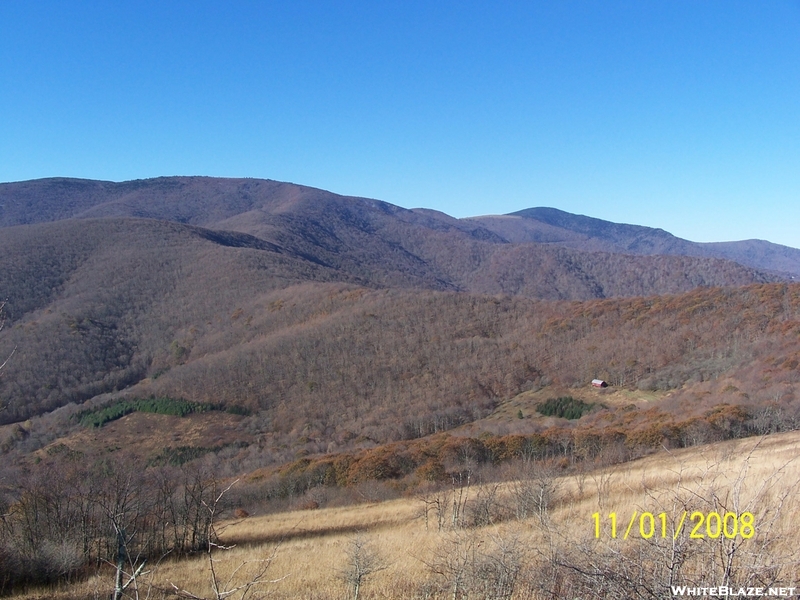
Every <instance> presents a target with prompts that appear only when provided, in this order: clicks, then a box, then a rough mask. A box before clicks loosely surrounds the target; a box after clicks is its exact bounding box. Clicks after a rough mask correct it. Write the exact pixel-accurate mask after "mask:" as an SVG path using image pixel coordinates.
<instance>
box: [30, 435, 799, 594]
mask: <svg viewBox="0 0 800 600" xmlns="http://www.w3.org/2000/svg"><path fill="white" fill-rule="evenodd" d="M798 457H800V432H792V433H787V434H777V435H772V436H768V437H765V438H749V439H742V440H735V441H729V442H723V443H719V444H713V445H708V446H702V447H695V448H691V449H686V450H679V451H672V452H666V451H664V452H661V453H658V454H656V455H653V456H650V457H647V458H645V459H641V460H638V461H635V462H631V463H626V464H622V465H616V466H614V467H610V468H605V469H598V470H594V471H588V472H585V473H581V474H578V475H570V476H562V477H559V476H558V473H556V472H553V471H550V470H543V469H537V468H535V467H532V468H531V470H530V472H529V474H530V479H524V480H520V481H516V482H507V483H504V484H499V485H484V486H476V485H472V486H470V487H469V489H464V490H463V495H462V490H461V489H459V488H456V489H455V490H454V489H450V488H448V489H445V490H442V491H440V492H438V493H434V492H430V493H428V494H427V495H425V494H420V495H419V496H418V497H415V498H404V499H400V500H393V501H388V502H382V503H376V504H362V505H356V506H348V507H341V508H325V509H318V510H310V511H295V512H287V513H281V514H274V515H269V516H263V517H250V518H245V519H241V520H238V521H226V522H219V523H218V530H219V532H220V540H221V543H222V544H223V545H225V546H232V548H231V549H228V550H222V549H218V550H216V551H215V552H214V553H213V558H214V563H213V567H214V571H215V572H216V574H217V579H218V582H219V585H220V586H222V587H220V589H219V591H220V594H222V592H224V591H225V590H228V591H230V590H233V589H234V588H236V587H237V586H239V585H242V584H244V583H247V582H249V581H252V580H253V578H254V577H255V576H256V574H258V572H260V571H261V570H263V568H264V567H268V568H267V569H266V571H265V572H264V574H263V578H262V581H261V582H260V583H258V584H257V585H256V586H254V587H252V588H250V589H249V592H248V595H247V596H246V597H252V598H258V597H269V598H318V599H324V598H325V599H326V598H347V597H352V596H353V587H352V585H350V584H348V583H346V581H345V580H346V579H347V577H346V574H347V573H348V572H349V573H350V575H352V572H353V570H354V567H355V566H356V564H357V562H358V560H362V562H363V561H364V560H365V559H373V560H374V561H375V565H374V566H377V567H380V568H379V569H376V570H375V572H374V573H370V574H367V575H366V576H364V577H363V580H362V582H361V587H360V589H359V597H360V598H439V597H442V598H454V597H455V598H552V597H557V598H562V597H564V598H566V597H570V598H572V597H579V598H606V599H608V598H635V597H652V598H661V597H667V598H668V597H671V596H670V595H669V586H670V585H698V586H716V585H729V586H763V587H768V586H769V585H780V586H783V587H792V586H795V583H796V582H797V581H800V567H799V565H800V550H798V545H797V544H796V541H795V535H794V534H795V531H796V526H795V525H793V522H792V519H793V517H794V515H796V514H797V509H798V505H797V499H796V498H797V494H796V491H797V486H798V482H800V460H798ZM537 495H538V496H539V497H542V498H545V499H546V503H545V504H546V506H544V505H543V503H541V502H539V503H537V502H536V501H535V499H536V497H537ZM454 497H455V500H456V504H457V506H458V507H459V508H460V509H461V514H460V516H459V518H457V519H456V522H457V524H458V525H457V526H456V527H453V520H454V519H453V506H454ZM532 498H533V500H532ZM436 500H438V501H439V502H440V504H441V506H442V517H443V527H442V529H441V530H439V527H438V526H437V521H438V519H437V516H438V513H437V511H436V509H435V504H434V503H435V501H436ZM526 500H527V501H528V502H527V504H526V503H525V501H526ZM426 501H427V505H428V507H429V515H428V527H427V530H426V525H425V519H424V518H423V513H424V508H425V506H426ZM462 503H463V504H462ZM695 512H697V513H699V514H700V515H702V519H703V522H702V523H700V524H699V525H698V522H699V521H700V517H697V516H694V517H693V513H695ZM595 513H599V514H598V516H597V517H593V515H594V514H595ZM610 513H614V514H615V515H616V517H615V518H616V538H612V537H611V520H612V519H611V518H610V516H609V515H610ZM643 513H649V514H652V515H653V518H652V521H651V519H650V517H649V516H647V515H645V516H644V517H643V516H642V514H643ZM662 513H663V515H664V516H663V517H662V516H661V515H662ZM745 513H752V515H753V531H752V533H753V535H752V537H750V536H749V535H748V534H749V533H750V531H749V529H747V527H746V525H747V523H748V519H747V517H744V520H743V516H742V515H744V514H745ZM713 514H718V515H720V517H719V519H717V518H716V517H714V516H711V517H710V518H709V515H713ZM684 515H686V516H684ZM726 515H727V517H726ZM462 516H463V518H462ZM693 519H694V520H693ZM681 520H683V525H682V527H681V530H680V532H679V533H678V534H677V535H676V534H675V530H676V528H677V527H678V524H679V523H680V522H681ZM717 521H719V526H717V525H718V523H717ZM598 522H599V525H600V537H599V538H597V537H596V533H597V531H596V526H597V524H598ZM471 523H472V524H474V523H488V524H485V525H484V526H480V527H476V526H472V525H470V524H471ZM651 523H652V528H651ZM462 525H463V526H462ZM629 525H630V527H629ZM743 525H745V530H742V526H743ZM695 527H697V529H696V530H695V537H694V538H692V537H690V535H691V531H692V529H694V528H695ZM723 528H724V529H723ZM734 528H735V529H736V532H735V535H732V536H731V535H730V534H731V533H734ZM651 531H652V532H653V533H652V537H649V539H643V537H642V535H643V534H644V536H645V537H648V534H649V533H650V532H651ZM626 532H627V533H628V535H627V539H625V534H626ZM742 533H744V537H743V536H742ZM662 534H663V535H662ZM715 534H716V535H715ZM726 534H727V535H726ZM700 535H702V537H698V536H700ZM354 544H356V545H361V555H360V557H355V556H354ZM350 579H351V580H352V577H350ZM137 583H138V587H139V597H140V598H145V597H148V594H149V597H150V598H161V597H169V596H170V594H169V592H170V591H173V592H174V590H175V587H177V588H178V589H179V590H184V591H186V592H191V593H192V594H194V595H195V596H196V597H200V598H216V597H217V596H216V595H215V592H214V590H213V587H212V577H211V569H210V563H209V559H208V556H206V555H201V556H196V557H191V558H187V559H182V560H169V559H168V558H167V559H165V560H163V561H162V562H161V563H160V564H158V565H157V566H154V565H151V566H150V570H149V572H148V573H147V574H146V575H143V576H141V577H140V578H139V580H138V581H137ZM173 586H175V587H173ZM112 588H113V573H112V571H111V569H107V570H104V571H102V572H101V573H98V574H97V575H96V576H93V577H91V578H89V579H87V580H85V581H82V582H80V583H75V584H73V585H70V586H67V587H64V588H62V589H60V590H52V589H47V590H44V589H42V590H39V591H31V592H29V593H27V594H24V595H19V596H16V597H17V598H20V599H22V598H25V599H32V598H64V599H66V598H110V597H111V593H112ZM131 590H132V588H128V590H127V591H128V592H130V593H131V596H133V593H132V592H131ZM243 591H244V590H240V591H239V593H236V594H231V595H230V596H228V597H231V598H239V597H240V596H241V593H242V592H243Z"/></svg>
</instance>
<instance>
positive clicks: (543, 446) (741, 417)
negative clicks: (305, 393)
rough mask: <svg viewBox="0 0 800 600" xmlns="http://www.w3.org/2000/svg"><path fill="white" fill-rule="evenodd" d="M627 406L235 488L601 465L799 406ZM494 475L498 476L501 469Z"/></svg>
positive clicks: (730, 434) (372, 455)
mask: <svg viewBox="0 0 800 600" xmlns="http://www.w3.org/2000/svg"><path fill="white" fill-rule="evenodd" d="M631 412H632V411H628V410H625V409H620V410H609V409H603V410H602V412H601V413H599V414H598V415H597V416H598V419H597V420H596V421H591V420H589V421H586V422H585V423H582V424H580V425H578V426H567V425H563V426H562V425H556V426H552V427H549V428H548V429H546V430H544V431H542V432H540V433H528V434H510V435H490V434H482V435H480V436H478V437H471V436H464V435H453V434H448V433H442V434H438V435H433V436H429V437H426V438H424V439H417V440H409V441H405V442H394V443H390V444H384V445H382V446H377V447H375V448H371V449H367V450H363V451H360V452H354V453H341V454H333V455H322V456H316V457H305V458H300V459H297V460H295V461H293V462H291V463H288V464H286V465H283V466H281V467H276V468H271V469H266V470H260V471H256V472H255V473H254V474H253V475H251V476H250V477H248V478H247V479H246V480H244V481H243V482H242V483H241V484H240V485H239V486H238V488H237V490H236V491H235V494H236V496H237V498H239V499H240V500H239V501H240V502H241V503H244V504H248V503H249V502H253V501H254V499H256V498H257V499H258V500H257V502H259V503H261V508H262V509H263V507H264V506H265V504H264V503H268V502H272V501H282V500H286V499H291V498H295V497H298V496H302V495H303V494H306V493H309V492H311V491H312V490H314V489H315V488H319V487H339V488H349V487H354V486H356V487H357V486H359V485H360V484H364V483H365V482H370V481H377V482H386V483H390V484H391V485H392V486H393V488H394V489H395V490H398V491H405V492H407V493H410V492H413V491H414V490H415V489H416V488H418V487H420V486H424V485H427V484H429V483H434V484H436V483H438V484H448V483H449V482H451V481H452V479H453V478H454V477H456V478H458V477H460V476H461V474H463V473H464V472H466V471H467V470H470V469H472V470H474V469H476V468H480V469H483V470H484V471H485V470H486V469H489V471H488V472H489V473H491V470H492V469H494V468H499V467H501V466H502V465H503V464H505V463H509V462H513V461H524V462H525V463H529V462H531V461H534V462H542V463H547V464H549V465H555V466H556V467H557V468H559V469H562V470H567V469H570V468H573V467H576V466H577V467H580V466H582V465H583V466H585V465H591V466H606V465H611V464H618V463H623V462H626V461H629V460H632V459H634V458H639V457H641V456H644V455H647V454H650V453H653V452H656V451H658V450H661V449H663V448H686V447H692V446H696V445H700V444H708V443H713V442H719V441H724V440H728V439H736V438H742V437H748V436H753V435H765V434H769V433H778V432H783V431H792V430H796V429H798V428H800V410H798V409H797V408H794V409H789V408H787V407H781V406H778V405H774V404H771V405H766V406H761V407H750V408H745V407H743V406H734V405H730V404H723V405H719V406H716V407H714V408H713V409H710V410H707V411H705V412H704V413H703V414H701V415H699V416H692V417H689V418H678V417H675V416H674V415H670V414H667V413H663V412H659V411H657V410H649V411H642V412H641V413H639V414H637V415H635V416H633V415H631ZM633 412H637V413H638V412H639V411H633ZM485 472H486V471H485ZM491 477H493V478H502V477H503V475H502V474H501V472H500V471H498V472H497V473H496V474H494V475H491Z"/></svg>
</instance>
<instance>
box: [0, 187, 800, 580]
mask: <svg viewBox="0 0 800 600" xmlns="http://www.w3.org/2000/svg"><path fill="white" fill-rule="evenodd" d="M500 222H502V223H503V225H502V227H501V226H498V225H497V223H500ZM508 223H512V225H511V226H509V227H507V226H506V224H508ZM520 223H522V225H520ZM599 223H600V225H598V222H595V221H594V220H588V221H587V220H586V218H584V217H576V216H574V215H565V214H559V213H558V212H555V213H554V212H552V211H551V210H542V209H532V210H531V211H528V212H525V214H524V215H523V216H519V215H518V216H507V217H502V218H487V219H478V220H469V219H467V220H459V219H454V218H452V217H449V216H447V215H443V214H441V213H437V212H436V211H431V210H424V209H416V210H405V209H402V208H399V207H396V206H392V205H390V204H387V203H384V202H380V201H377V200H369V199H363V198H350V197H342V196H337V195H335V194H331V193H329V192H324V191H321V190H314V189H312V188H305V187H302V186H296V185H291V184H283V183H278V182H272V181H259V180H227V179H211V178H160V179H155V180H144V181H135V182H125V183H120V184H116V183H110V182H96V181H95V182H93V181H82V180H66V179H51V180H40V181H34V182H22V183H18V184H0V294H1V295H0V301H2V300H5V302H4V303H3V304H2V309H3V315H2V317H3V319H4V320H3V321H2V322H3V326H2V327H1V328H0V364H2V363H3V362H4V361H6V359H8V360H7V361H6V362H5V366H4V367H3V368H2V370H1V371H0V453H2V456H3V460H2V461H0V514H2V515H4V516H5V517H8V518H7V519H5V520H4V521H3V527H2V528H0V533H2V535H3V536H5V537H3V538H2V539H0V575H4V577H3V578H0V593H3V592H4V591H6V590H7V589H9V586H13V585H21V584H23V583H25V582H36V581H38V582H44V581H47V580H57V579H58V578H62V577H65V576H70V577H71V576H73V575H74V574H75V573H77V572H78V570H79V569H81V568H84V567H87V566H88V565H101V566H102V565H104V564H113V563H114V560H115V558H114V552H115V550H116V549H117V548H118V545H117V540H116V538H115V537H114V534H113V531H112V530H111V529H110V528H109V526H108V518H109V514H110V513H109V510H110V509H109V507H110V506H116V504H114V502H116V500H113V499H114V498H120V497H122V496H124V498H125V499H126V500H125V501H126V502H127V501H128V500H131V499H135V501H136V503H137V504H136V508H135V510H131V511H130V512H129V514H128V517H130V519H131V520H130V522H129V524H130V531H133V530H134V529H135V530H136V531H137V535H138V536H139V538H140V540H139V542H137V543H140V544H142V545H141V546H140V547H139V549H140V550H141V552H142V554H141V556H142V557H144V556H149V557H152V558H157V557H158V556H161V555H164V553H171V554H172V556H174V557H176V560H177V558H178V557H179V556H181V555H183V554H185V553H190V552H195V551H197V550H198V549H200V548H202V546H203V543H204V542H203V541H202V539H206V540H207V539H210V538H202V536H203V535H205V536H208V535H209V534H208V531H209V529H208V528H209V527H210V525H209V521H208V518H207V513H208V506H210V504H209V503H212V504H214V505H215V506H216V504H215V502H216V500H214V498H217V499H219V490H220V489H221V488H220V487H219V486H220V485H221V482H222V481H223V480H225V481H232V480H233V479H234V478H239V480H240V485H238V486H237V487H236V489H235V490H232V491H231V494H230V495H229V496H227V497H226V500H227V501H229V502H231V503H232V504H231V506H239V507H246V508H247V510H254V511H261V512H265V511H268V510H277V509H280V508H286V507H287V506H297V505H298V504H297V503H300V504H299V506H301V507H304V508H316V507H319V506H320V502H326V501H327V500H325V498H332V497H339V498H340V499H341V498H345V495H346V494H351V495H352V496H353V497H355V495H356V494H358V498H361V499H365V498H366V499H369V500H374V499H378V498H380V497H384V496H381V494H389V495H391V494H400V493H406V494H409V495H411V494H415V493H419V492H420V490H423V491H424V490H430V489H437V488H436V486H440V487H439V489H443V488H441V486H443V485H444V484H445V483H447V484H449V485H452V493H453V494H454V495H455V493H456V482H457V481H458V482H460V483H459V484H458V485H459V486H461V489H462V490H464V489H465V488H464V485H466V488H469V486H470V485H471V484H470V482H471V481H473V480H472V479H471V477H473V474H474V475H475V477H476V480H475V481H477V480H478V479H477V478H478V477H480V480H481V482H486V481H488V480H490V479H495V480H496V479H500V478H503V477H505V475H504V471H503V469H504V468H506V467H508V466H510V465H509V463H510V462H513V461H518V462H519V463H520V464H521V463H522V462H523V460H524V461H525V463H526V464H528V463H530V461H534V462H535V463H536V465H535V466H532V467H531V468H536V469H539V468H541V469H543V471H542V472H545V471H546V472H547V473H550V475H548V477H551V478H552V477H554V473H556V469H558V470H559V472H570V471H571V470H575V469H578V468H582V467H581V466H580V465H582V464H588V465H609V464H613V463H616V462H621V461H626V460H629V459H631V458H635V457H640V456H642V455H643V454H647V453H650V452H653V451H655V450H657V449H659V448H665V447H666V448H679V447H687V446H693V445H697V444H703V443H707V442H712V441H717V440H723V439H729V438H733V437H743V436H747V435H755V434H767V433H773V432H779V431H785V430H789V429H796V428H798V427H800V401H799V398H800V397H799V396H798V384H800V371H798V366H800V284H798V283H794V282H792V281H791V278H789V279H788V280H787V277H786V276H784V275H781V274H780V273H779V272H778V271H781V270H782V269H778V268H775V266H774V263H770V265H772V266H770V267H769V269H756V268H753V267H752V266H745V265H742V264H739V263H737V262H734V261H731V260H723V259H720V258H709V257H697V256H687V255H685V254H690V253H691V252H692V251H693V250H692V248H693V247H692V246H691V245H689V246H687V244H691V243H690V242H685V241H683V240H678V239H677V238H674V237H672V236H670V235H669V234H667V233H666V232H660V233H656V234H654V233H653V231H652V230H647V228H631V226H626V225H618V226H617V225H614V224H607V223H604V222H599ZM514 228H516V229H514ZM515 236H517V237H515ZM526 236H527V237H526ZM537 236H538V237H537ZM534 238H535V241H532V240H533V239H534ZM737 244H738V245H737ZM741 244H743V243H734V250H736V251H737V252H738V251H740V250H741V249H742V248H743V247H744V246H742V245H741ZM747 248H748V252H750V254H751V255H752V256H761V257H762V258H764V257H765V256H766V257H767V258H769V256H768V255H771V253H772V255H774V247H773V246H772V245H766V246H765V245H764V244H762V243H759V242H753V243H751V244H749V246H747ZM682 249H685V252H684V250H682ZM590 250H591V251H590ZM601 250H602V251H601ZM785 258H786V259H787V260H788V261H789V263H787V264H789V266H791V265H790V263H791V260H793V259H792V255H791V253H789V254H786V255H785ZM759 264H760V263H759ZM788 270H789V269H788V268H787V269H783V271H784V272H786V271H788ZM6 299H7V300H6ZM598 378H599V379H602V380H604V381H605V382H607V384H609V385H608V387H605V388H593V387H592V386H591V383H590V382H591V381H592V380H593V379H598ZM465 478H466V479H465ZM465 481H466V484H464V482H465ZM334 489H335V490H336V491H335V492H333V491H331V490H334ZM486 489H489V488H486ZM494 489H495V490H496V489H497V488H496V487H495V488H494ZM599 489H600V488H599V487H598V490H599ZM376 490H377V491H376ZM129 492H130V494H129ZM598 493H599V492H598ZM120 494H122V496H120ZM337 494H340V495H339V496H337ZM482 494H484V492H483V491H479V492H477V493H476V496H475V499H476V502H477V499H478V498H480V497H482ZM342 501H348V500H346V499H345V500H342ZM349 501H353V500H352V498H351V500H349ZM471 502H472V501H471ZM426 506H427V504H426ZM475 506H478V504H477V503H476V504H475ZM126 510H128V509H126ZM242 510H243V511H244V512H243V513H242V514H246V512H247V511H245V510H244V508H242ZM487 514H488V513H487ZM493 518H494V517H491V518H489V520H488V521H486V520H484V521H481V523H483V524H487V523H489V522H491V521H492V519H493ZM204 519H205V520H204ZM166 523H170V524H171V525H170V526H169V527H167V526H166ZM475 523H478V521H476V522H475ZM204 532H205V533H204ZM137 551H139V550H137ZM65 557H66V558H65ZM59 561H61V562H59ZM62 563H63V565H65V566H64V567H63V568H62V567H58V566H57V565H59V564H62ZM54 565H56V567H54Z"/></svg>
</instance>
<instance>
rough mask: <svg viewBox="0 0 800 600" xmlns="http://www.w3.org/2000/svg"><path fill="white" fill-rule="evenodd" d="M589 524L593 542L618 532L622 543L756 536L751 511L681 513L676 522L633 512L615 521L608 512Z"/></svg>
mask: <svg viewBox="0 0 800 600" xmlns="http://www.w3.org/2000/svg"><path fill="white" fill-rule="evenodd" d="M592 521H593V523H594V537H595V538H597V539H600V538H601V537H604V536H610V537H611V538H612V539H617V537H618V536H619V534H620V533H621V534H622V539H623V540H627V539H628V538H629V537H630V536H634V537H639V538H641V539H644V540H649V539H651V538H653V537H658V538H663V539H666V538H669V537H671V538H672V539H673V540H677V539H678V536H679V535H681V533H684V534H688V535H689V538H690V539H693V540H704V539H718V538H720V537H724V538H727V539H734V538H737V537H739V538H741V539H744V540H749V539H750V538H752V537H753V536H754V535H755V534H756V525H755V517H754V516H753V513H751V512H743V513H735V512H725V513H719V512H716V511H711V512H702V511H699V510H696V511H694V512H689V511H688V510H685V511H683V514H682V515H681V517H680V519H679V520H678V521H677V523H675V522H674V521H672V520H671V519H669V517H668V515H667V513H665V512H660V513H651V512H641V513H640V512H639V511H636V510H635V511H633V514H632V515H631V518H630V519H625V520H619V521H618V520H617V513H615V512H612V513H608V515H607V516H606V517H604V516H603V515H601V514H600V513H599V512H596V513H594V514H593V515H592ZM687 521H688V523H687ZM618 524H619V525H620V527H619V528H618V527H617V525H618ZM623 527H624V531H623Z"/></svg>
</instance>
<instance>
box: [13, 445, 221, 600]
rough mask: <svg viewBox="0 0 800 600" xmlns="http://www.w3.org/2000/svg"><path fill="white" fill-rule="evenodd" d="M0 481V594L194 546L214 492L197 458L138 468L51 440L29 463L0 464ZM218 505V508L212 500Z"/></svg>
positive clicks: (204, 538) (204, 534) (200, 542)
mask: <svg viewBox="0 0 800 600" xmlns="http://www.w3.org/2000/svg"><path fill="white" fill-rule="evenodd" d="M2 476H3V477H2V479H0V481H2V487H0V514H2V516H3V518H2V520H0V592H3V591H9V590H11V589H12V588H13V587H14V586H16V585H18V584H21V583H34V582H35V583H43V582H50V581H55V580H58V579H64V578H69V577H71V576H74V575H76V574H79V573H81V572H82V571H84V570H86V569H93V568H96V567H97V566H99V565H100V564H102V563H106V562H111V563H113V562H114V561H115V560H116V558H117V553H118V551H119V543H120V538H119V533H120V532H123V539H124V543H125V545H126V552H127V553H128V555H129V556H131V557H137V556H138V557H141V558H142V559H144V558H158V557H161V556H164V555H166V554H167V553H169V554H170V555H172V556H180V555H182V554H185V553H188V552H193V551H196V550H202V549H204V548H205V547H206V546H207V543H208V536H209V527H210V523H211V516H210V514H209V511H208V509H207V506H208V505H210V504H212V503H213V502H214V500H215V499H216V497H217V496H218V495H219V493H220V488H219V482H218V479H217V478H216V477H215V476H214V474H213V473H212V472H210V471H209V470H208V469H207V468H204V467H203V466H202V465H201V464H197V463H195V464H193V465H183V466H181V467H174V466H169V465H162V466H158V467H149V468H145V465H143V464H136V463H134V462H131V461H124V460H114V458H113V457H111V458H109V457H91V456H87V455H84V454H83V453H80V452H76V451H72V450H69V449H68V448H66V447H65V446H55V447H53V448H51V449H50V451H49V453H48V456H47V457H46V458H45V459H44V460H43V461H42V462H41V463H40V464H38V465H36V466H35V468H31V469H23V470H15V469H11V468H8V467H6V468H5V469H4V472H3V473H2ZM220 508H222V507H221V506H220Z"/></svg>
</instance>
